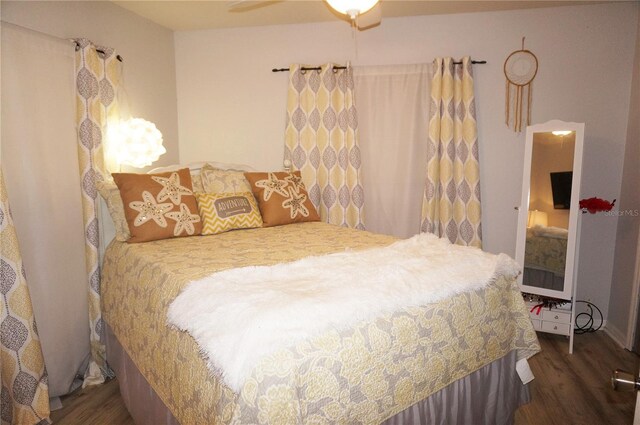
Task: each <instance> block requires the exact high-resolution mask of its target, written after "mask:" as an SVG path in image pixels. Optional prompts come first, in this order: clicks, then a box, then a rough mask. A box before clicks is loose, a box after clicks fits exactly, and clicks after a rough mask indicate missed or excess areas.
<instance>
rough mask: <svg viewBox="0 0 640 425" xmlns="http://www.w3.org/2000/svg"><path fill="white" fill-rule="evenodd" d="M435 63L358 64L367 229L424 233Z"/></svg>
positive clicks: (356, 78)
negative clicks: (422, 215)
mask: <svg viewBox="0 0 640 425" xmlns="http://www.w3.org/2000/svg"><path fill="white" fill-rule="evenodd" d="M429 71H430V64H416V65H391V66H364V67H354V82H355V101H356V106H357V108H358V131H359V137H360V149H361V150H362V183H363V186H364V196H365V199H366V202H367V206H366V216H367V230H370V231H373V232H378V233H385V234H389V235H394V236H398V237H401V238H407V237H410V236H412V235H415V234H416V233H418V232H419V231H420V214H421V209H422V197H423V192H424V176H425V173H426V165H427V161H426V159H427V150H426V148H427V143H426V141H427V136H428V119H429V88H430V78H429Z"/></svg>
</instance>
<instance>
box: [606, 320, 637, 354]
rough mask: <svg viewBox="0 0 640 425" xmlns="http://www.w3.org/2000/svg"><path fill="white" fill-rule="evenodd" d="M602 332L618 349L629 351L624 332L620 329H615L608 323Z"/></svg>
mask: <svg viewBox="0 0 640 425" xmlns="http://www.w3.org/2000/svg"><path fill="white" fill-rule="evenodd" d="M603 330H604V332H605V333H606V334H607V335H609V337H610V338H611V339H612V340H614V341H615V343H616V344H618V345H619V346H620V347H622V348H624V349H625V350H629V349H630V347H627V336H626V333H625V332H622V331H621V330H620V329H618V328H616V327H615V326H613V325H609V324H608V323H605V326H604V327H603Z"/></svg>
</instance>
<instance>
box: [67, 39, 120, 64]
mask: <svg viewBox="0 0 640 425" xmlns="http://www.w3.org/2000/svg"><path fill="white" fill-rule="evenodd" d="M74 43H76V50H78V49H80V45H79V44H78V42H77V41H74ZM96 52H98V53H100V54H101V55H104V54H105V53H104V50H102V49H96ZM116 59H118V60H119V61H120V62H123V59H122V56H120V55H116Z"/></svg>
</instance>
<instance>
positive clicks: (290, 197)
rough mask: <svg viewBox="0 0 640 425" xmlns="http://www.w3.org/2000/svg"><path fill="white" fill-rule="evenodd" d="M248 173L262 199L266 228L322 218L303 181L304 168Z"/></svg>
mask: <svg viewBox="0 0 640 425" xmlns="http://www.w3.org/2000/svg"><path fill="white" fill-rule="evenodd" d="M244 175H245V177H246V178H247V180H248V181H249V184H250V185H251V190H252V192H253V195H254V196H255V197H256V201H258V206H259V207H260V214H262V221H263V223H264V224H263V226H264V227H271V226H278V225H281V224H289V223H300V222H303V221H320V217H319V216H318V212H317V211H316V208H315V207H314V206H313V204H312V203H311V200H310V199H309V195H308V194H307V190H306V189H305V187H304V183H302V177H301V176H300V171H294V172H293V173H289V172H286V171H284V172H277V173H244Z"/></svg>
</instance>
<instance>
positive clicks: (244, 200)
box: [196, 192, 262, 235]
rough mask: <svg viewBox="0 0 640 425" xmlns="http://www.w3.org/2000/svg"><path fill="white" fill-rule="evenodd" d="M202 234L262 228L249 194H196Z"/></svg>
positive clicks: (258, 214) (256, 205)
mask: <svg viewBox="0 0 640 425" xmlns="http://www.w3.org/2000/svg"><path fill="white" fill-rule="evenodd" d="M196 198H197V200H198V211H200V217H201V218H202V234H203V235H217V234H218V233H223V232H227V231H229V230H234V229H251V228H254V227H262V216H261V215H260V210H259V209H258V204H256V200H255V198H254V197H253V194H251V192H240V193H196Z"/></svg>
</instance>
